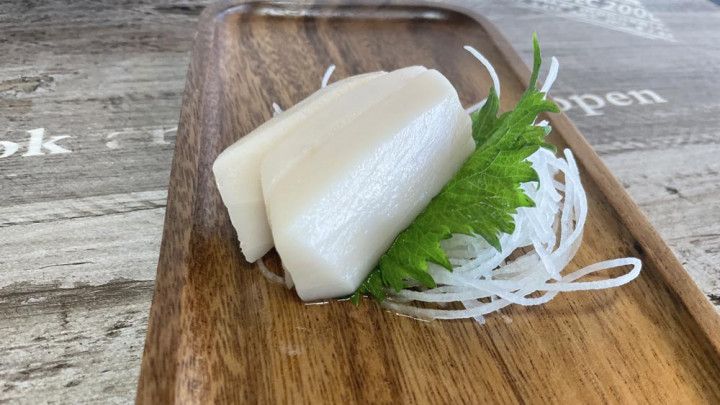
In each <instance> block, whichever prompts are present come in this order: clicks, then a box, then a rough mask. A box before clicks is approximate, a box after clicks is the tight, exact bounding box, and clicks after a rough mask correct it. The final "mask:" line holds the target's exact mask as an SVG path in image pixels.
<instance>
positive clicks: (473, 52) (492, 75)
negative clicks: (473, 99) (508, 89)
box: [463, 45, 500, 114]
mask: <svg viewBox="0 0 720 405" xmlns="http://www.w3.org/2000/svg"><path fill="white" fill-rule="evenodd" d="M463 49H465V50H466V51H468V52H470V54H471V55H472V56H474V57H475V59H477V60H478V61H480V63H482V65H483V66H485V69H487V71H488V73H489V74H490V78H491V79H492V82H493V87H494V88H495V92H496V93H497V96H498V98H499V97H500V78H499V77H498V74H497V72H496V71H495V68H494V67H493V65H492V63H490V61H489V60H487V58H486V57H485V56H483V54H481V53H480V52H479V51H478V50H477V49H475V48H473V47H472V46H470V45H465V46H463ZM486 101H487V98H485V99H483V100H480V101H479V102H477V103H475V104H473V105H471V106H470V107H468V108H466V109H465V112H467V113H468V114H472V113H474V112H475V111H477V110H479V109H481V108H482V106H484V105H485V102H486Z"/></svg>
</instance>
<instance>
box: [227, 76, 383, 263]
mask: <svg viewBox="0 0 720 405" xmlns="http://www.w3.org/2000/svg"><path fill="white" fill-rule="evenodd" d="M384 74H385V72H373V73H367V74H363V75H358V76H353V77H349V78H347V79H344V80H340V81H338V82H336V83H333V84H331V85H329V86H327V87H325V88H323V89H320V90H318V91H316V92H315V93H313V94H312V95H310V96H309V97H307V98H306V99H304V100H303V101H301V102H300V103H298V104H296V105H295V106H294V107H292V108H290V109H288V110H287V111H284V112H282V113H280V114H278V115H277V116H275V117H273V118H272V119H271V120H269V121H267V122H266V123H264V124H263V125H261V126H259V127H258V128H257V129H255V130H254V131H252V132H250V133H249V134H247V135H245V136H244V137H242V138H240V139H239V140H238V141H237V142H235V143H234V144H232V145H230V146H229V147H228V148H227V149H225V150H224V151H223V152H222V153H221V154H220V155H219V156H218V157H217V159H216V160H215V163H214V164H213V173H214V175H215V182H216V184H217V186H218V190H219V191H220V196H221V197H222V200H223V203H224V204H225V206H226V207H227V210H228V214H229V215H230V221H231V222H232V224H233V226H234V227H235V230H236V232H237V236H238V240H239V241H240V248H241V250H242V253H243V255H244V256H245V259H246V260H247V261H249V262H254V261H256V260H257V259H259V258H260V257H262V256H263V255H264V254H265V253H267V251H268V250H270V249H271V248H272V247H273V240H272V234H271V232H270V226H269V225H268V222H267V215H266V213H265V203H264V200H263V195H262V187H261V184H260V163H261V160H262V158H263V157H265V155H266V154H267V152H268V151H269V150H270V149H272V148H273V147H274V146H275V145H276V144H277V143H278V142H279V141H280V140H282V139H283V138H284V137H285V136H287V135H288V134H290V133H291V132H292V130H293V129H294V128H296V127H297V126H307V124H308V122H311V121H312V120H313V116H314V115H315V114H317V113H318V112H320V111H326V110H327V109H328V108H330V107H331V106H332V104H333V103H334V101H335V100H336V99H337V98H338V97H341V96H342V95H343V94H346V93H348V92H351V91H352V90H353V89H355V88H356V87H358V86H359V85H361V84H362V83H364V82H366V81H368V80H371V79H373V78H375V77H378V76H381V75H384Z"/></svg>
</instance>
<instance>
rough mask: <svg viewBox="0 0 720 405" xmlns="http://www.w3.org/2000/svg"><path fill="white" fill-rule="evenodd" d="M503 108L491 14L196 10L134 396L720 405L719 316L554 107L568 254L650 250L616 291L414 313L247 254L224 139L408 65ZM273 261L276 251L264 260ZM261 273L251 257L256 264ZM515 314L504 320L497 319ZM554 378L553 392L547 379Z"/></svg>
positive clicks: (269, 7)
mask: <svg viewBox="0 0 720 405" xmlns="http://www.w3.org/2000/svg"><path fill="white" fill-rule="evenodd" d="M463 44H471V45H473V46H475V47H477V48H478V49H479V50H480V51H481V52H482V53H483V54H484V55H486V56H487V57H488V59H490V61H491V62H492V63H493V64H494V66H495V67H496V69H497V70H498V72H499V75H500V80H501V83H503V95H504V97H503V99H502V105H503V108H505V109H507V108H509V107H511V106H512V105H513V104H514V103H515V102H516V101H517V100H518V99H519V97H520V95H521V93H522V92H523V90H524V88H525V85H526V83H527V77H528V76H529V71H528V70H527V68H526V67H525V65H524V64H523V62H522V60H521V59H520V57H519V56H517V54H516V53H515V51H514V50H513V49H512V47H511V45H510V44H509V43H508V42H506V41H505V40H504V39H503V38H502V37H501V36H500V35H499V33H498V32H497V31H495V29H494V28H493V27H492V26H491V24H490V23H489V22H487V21H486V20H484V19H480V18H479V17H472V18H471V17H469V16H467V15H465V14H462V13H459V12H455V11H451V10H450V9H444V8H436V7H424V6H416V5H412V6H387V5H382V6H366V5H352V6H345V5H342V6H328V5H312V6H302V5H288V4H276V5H274V4H271V3H245V4H239V5H236V6H233V5H231V3H228V4H222V5H217V6H213V7H212V8H209V9H207V10H206V11H205V13H204V14H203V17H202V18H201V22H200V30H199V32H198V36H197V38H196V42H195V47H194V49H193V58H192V62H191V65H190V71H189V74H188V82H187V87H186V91H185V96H184V101H183V108H182V112H181V117H180V125H179V129H178V137H177V141H176V147H175V158H174V163H173V169H172V173H171V179H170V190H169V195H168V207H167V212H166V217H165V218H166V219H165V229H164V234H163V243H162V246H161V252H160V262H159V264H158V275H157V280H156V289H155V296H154V298H153V305H152V309H151V314H150V319H149V326H148V332H147V340H146V345H145V354H144V357H143V363H142V368H141V375H140V384H139V387H138V393H137V400H138V402H139V403H175V402H177V403H205V402H220V403H238V402H252V403H298V402H300V403H311V402H312V403H340V402H348V401H350V402H359V403H365V402H369V403H392V402H401V403H404V402H426V403H441V402H447V403H455V402H472V401H474V400H477V399H479V398H482V399H483V400H486V401H488V402H520V403H522V402H530V401H542V402H548V403H555V402H569V401H581V402H588V403H593V402H594V403H608V402H614V403H624V402H628V401H641V402H668V401H678V402H682V403H685V402H692V403H701V402H706V401H707V402H714V401H718V400H720V386H718V384H717V382H718V381H720V316H718V314H717V313H716V311H715V310H714V308H713V307H712V306H711V305H710V303H709V302H707V300H705V298H704V297H703V295H702V293H701V292H700V291H699V290H698V289H697V287H696V286H695V284H694V283H693V282H692V280H691V279H690V277H689V276H688V275H687V274H686V273H685V272H684V271H683V268H682V266H681V265H680V264H679V262H678V261H677V260H676V259H675V257H674V256H673V255H672V253H671V251H670V250H669V248H667V246H666V245H665V244H664V242H663V241H662V239H661V238H660V237H659V236H658V235H657V234H656V232H655V231H654V230H653V229H652V227H651V226H650V224H649V223H648V222H647V220H646V219H645V217H644V215H643V214H642V213H640V211H639V210H638V208H637V206H636V205H635V204H634V203H633V202H632V200H631V199H630V197H629V196H628V195H627V194H626V193H625V192H624V190H623V189H622V187H621V185H620V184H619V182H617V181H616V180H615V178H614V177H612V175H611V174H610V172H609V170H608V169H607V168H606V167H605V166H604V164H603V163H602V162H601V161H600V159H599V158H598V156H597V155H596V154H595V152H593V150H592V148H591V147H590V146H589V145H588V144H587V143H586V141H585V140H584V138H582V136H581V135H580V134H579V132H578V131H577V130H576V129H575V127H574V126H573V125H572V124H571V123H570V121H569V120H568V119H567V118H566V117H565V116H563V115H562V114H558V115H552V116H550V117H549V118H550V120H551V124H552V125H553V127H554V133H555V135H554V137H553V139H552V140H553V142H554V143H555V144H556V145H557V146H559V147H561V148H563V147H568V146H569V147H571V148H572V149H573V151H574V152H575V154H576V156H577V158H578V159H579V161H580V164H581V172H582V173H583V177H584V182H585V187H586V190H587V191H588V200H589V206H590V214H589V217H588V223H587V226H586V237H585V240H584V244H583V246H582V248H581V249H580V251H579V252H578V254H577V256H576V258H575V259H574V260H573V261H572V263H571V266H570V267H573V268H577V267H581V266H584V265H587V264H590V263H592V262H596V261H600V260H604V259H608V258H613V257H618V256H628V255H630V256H637V257H640V258H641V259H642V260H643V262H644V271H643V273H642V274H641V276H640V278H639V279H638V280H636V281H635V282H633V283H631V284H630V285H628V286H625V287H623V288H620V289H617V290H613V291H597V292H588V293H580V294H566V295H563V296H561V297H559V298H558V299H556V300H554V301H552V302H551V303H549V304H547V305H545V306H542V307H533V308H515V307H511V308H508V309H506V310H503V311H502V315H504V316H500V315H499V314H497V315H496V316H490V317H489V319H488V322H487V324H485V325H479V324H478V323H476V322H475V321H473V320H462V321H452V322H432V323H425V322H421V321H417V320H414V319H410V318H407V317H400V316H397V315H395V314H393V313H390V312H387V311H384V310H382V309H381V308H379V306H378V305H375V304H374V303H373V302H372V301H370V300H366V301H365V302H364V303H363V304H362V305H361V306H360V308H353V307H352V306H351V305H350V304H349V303H347V302H331V303H327V304H325V305H306V304H304V303H302V302H301V301H300V300H299V299H298V298H297V297H296V296H295V294H294V292H292V291H288V290H286V289H284V288H283V287H281V286H278V285H275V284H271V283H268V282H267V281H266V280H265V279H264V278H263V277H262V276H261V275H260V274H259V272H258V271H256V268H255V267H254V266H253V265H251V264H248V263H246V262H244V261H243V260H242V258H241V256H240V254H239V251H238V247H237V242H236V238H235V236H234V233H233V230H232V226H231V225H230V221H229V218H228V217H227V213H226V211H225V210H224V209H223V205H222V202H221V200H220V197H219V194H218V192H217V190H216V187H215V184H214V181H213V177H212V171H211V166H212V162H213V161H214V159H215V157H216V156H217V155H218V154H219V153H220V152H221V151H222V150H223V149H224V148H225V147H227V146H228V145H230V144H232V143H233V142H234V141H235V140H237V139H238V137H240V136H242V135H243V134H246V133H248V132H250V131H251V130H252V129H254V128H255V127H257V126H258V125H259V124H260V123H262V122H263V121H266V120H267V119H268V118H269V117H270V115H271V109H270V108H269V106H270V104H271V103H272V102H273V101H276V102H278V103H279V104H280V105H285V106H287V105H292V104H294V103H296V102H298V101H299V100H301V99H302V98H304V97H305V96H306V95H307V94H309V93H310V92H312V91H313V90H314V89H315V88H317V79H318V78H319V77H321V75H322V72H323V70H324V67H325V66H327V65H329V64H330V63H332V62H333V61H341V62H337V63H338V69H337V70H336V74H337V75H338V77H345V76H349V75H353V74H358V73H361V72H367V71H373V70H379V69H385V70H390V69H393V68H398V67H402V66H408V65H413V64H422V65H425V66H428V67H433V68H437V69H439V70H440V71H442V72H443V73H444V74H445V75H446V76H447V77H448V78H449V79H450V81H451V82H453V83H454V84H455V86H456V88H457V89H458V90H459V93H460V95H461V99H462V101H463V102H464V104H470V103H472V102H473V101H474V100H477V99H479V98H481V97H482V95H483V94H485V93H486V92H487V90H488V88H489V85H490V82H489V79H488V78H486V77H485V78H483V77H475V76H472V75H468V74H467V72H470V71H472V70H473V69H477V62H476V61H474V60H473V59H472V58H471V57H470V56H469V55H467V54H466V53H465V52H464V51H463V50H462V45H463ZM271 264H272V267H275V268H276V270H279V268H280V264H279V260H278V258H277V257H276V256H273V260H272V263H271ZM253 270H255V271H253ZM507 319H510V320H511V322H508V321H507ZM548 387H550V388H548Z"/></svg>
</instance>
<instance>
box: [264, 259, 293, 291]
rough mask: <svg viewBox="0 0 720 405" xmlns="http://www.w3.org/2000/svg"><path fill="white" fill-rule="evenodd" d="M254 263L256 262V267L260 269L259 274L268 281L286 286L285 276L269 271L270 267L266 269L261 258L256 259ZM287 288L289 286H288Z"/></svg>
mask: <svg viewBox="0 0 720 405" xmlns="http://www.w3.org/2000/svg"><path fill="white" fill-rule="evenodd" d="M255 264H257V266H258V268H259V269H260V274H262V275H263V277H265V278H266V279H268V281H271V282H273V283H277V284H282V285H284V286H287V283H286V279H285V277H281V276H278V275H277V274H275V273H273V272H272V271H270V269H268V268H267V266H265V262H263V259H262V258H260V259H258V261H256V262H255ZM288 288H290V287H288Z"/></svg>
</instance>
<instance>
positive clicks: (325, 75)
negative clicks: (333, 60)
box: [320, 65, 335, 89]
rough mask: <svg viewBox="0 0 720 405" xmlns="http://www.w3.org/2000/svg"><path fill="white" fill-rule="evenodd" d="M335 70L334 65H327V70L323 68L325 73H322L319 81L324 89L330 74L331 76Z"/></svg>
mask: <svg viewBox="0 0 720 405" xmlns="http://www.w3.org/2000/svg"><path fill="white" fill-rule="evenodd" d="M334 71H335V65H330V66H328V68H327V70H325V74H324V75H323V78H322V81H321V82H320V88H321V89H324V88H325V87H327V85H328V82H329V81H330V76H332V74H333V72H334Z"/></svg>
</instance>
